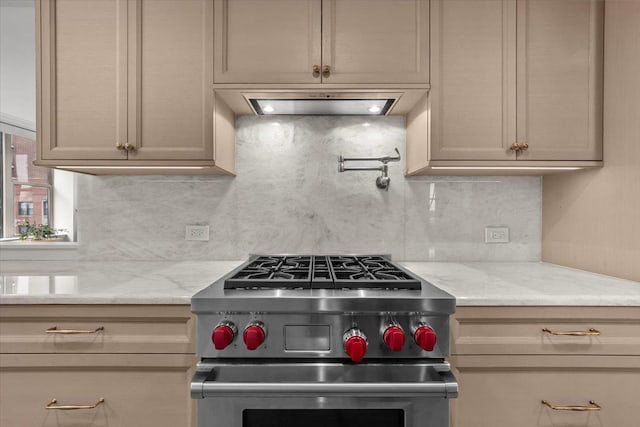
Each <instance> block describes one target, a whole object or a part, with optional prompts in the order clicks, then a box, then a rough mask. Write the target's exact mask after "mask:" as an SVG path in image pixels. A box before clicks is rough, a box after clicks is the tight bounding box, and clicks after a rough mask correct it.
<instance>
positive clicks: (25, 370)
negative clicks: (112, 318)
mask: <svg viewBox="0 0 640 427" xmlns="http://www.w3.org/2000/svg"><path fill="white" fill-rule="evenodd" d="M195 363H196V357H195V356H193V355H179V354H172V355H152V354H149V355H147V354H139V355H131V354H128V355H113V354H108V355H68V354H65V355H60V354H53V355H51V354H49V355H47V354H27V355H25V354H3V355H0V425H2V426H3V427H4V426H6V427H9V426H20V427H75V426H88V427H94V426H95V427H107V426H108V427H130V426H139V427H176V426H185V427H193V426H195V414H194V412H195V411H194V406H195V401H194V400H192V399H191V398H190V396H189V382H190V380H191V376H192V375H193V368H194V367H195ZM100 398H103V399H104V402H103V403H101V404H99V405H97V406H96V407H95V408H85V409H78V410H57V409H46V408H45V406H46V405H47V404H49V403H50V402H51V401H52V400H53V399H56V401H57V402H56V403H55V404H51V405H52V406H60V405H64V406H75V405H82V406H84V405H93V404H96V403H97V402H98V401H99V399H100Z"/></svg>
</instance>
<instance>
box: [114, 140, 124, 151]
mask: <svg viewBox="0 0 640 427" xmlns="http://www.w3.org/2000/svg"><path fill="white" fill-rule="evenodd" d="M116 149H117V150H124V144H121V143H119V142H118V143H117V144H116Z"/></svg>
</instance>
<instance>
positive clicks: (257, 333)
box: [242, 324, 266, 350]
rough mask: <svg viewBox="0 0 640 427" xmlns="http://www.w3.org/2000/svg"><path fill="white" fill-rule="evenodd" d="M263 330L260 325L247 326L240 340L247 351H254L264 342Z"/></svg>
mask: <svg viewBox="0 0 640 427" xmlns="http://www.w3.org/2000/svg"><path fill="white" fill-rule="evenodd" d="M265 335H266V334H265V333H264V328H263V327H262V326H260V325H255V324H254V325H249V326H247V327H246V328H245V330H244V333H243V334H242V340H243V341H244V344H245V345H246V346H247V350H255V349H256V348H258V347H260V344H262V343H263V342H264V337H265Z"/></svg>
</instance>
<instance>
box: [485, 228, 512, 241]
mask: <svg viewBox="0 0 640 427" xmlns="http://www.w3.org/2000/svg"><path fill="white" fill-rule="evenodd" d="M484 242H485V243H509V227H485V228H484Z"/></svg>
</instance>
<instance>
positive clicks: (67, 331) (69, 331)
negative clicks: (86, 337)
mask: <svg viewBox="0 0 640 427" xmlns="http://www.w3.org/2000/svg"><path fill="white" fill-rule="evenodd" d="M98 331H104V326H98V327H97V328H95V329H93V330H82V329H58V327H57V326H52V327H50V328H49V329H47V330H46V331H45V332H46V333H48V334H62V335H72V334H96V333H98Z"/></svg>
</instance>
